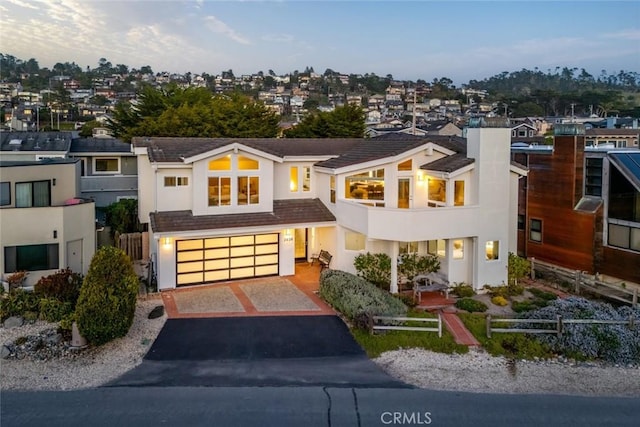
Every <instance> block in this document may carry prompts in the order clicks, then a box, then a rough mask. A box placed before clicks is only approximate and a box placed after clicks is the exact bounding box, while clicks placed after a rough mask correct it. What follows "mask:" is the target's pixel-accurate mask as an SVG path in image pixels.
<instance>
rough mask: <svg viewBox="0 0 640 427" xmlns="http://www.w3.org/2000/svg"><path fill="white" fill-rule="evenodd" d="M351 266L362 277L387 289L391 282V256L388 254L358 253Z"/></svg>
mask: <svg viewBox="0 0 640 427" xmlns="http://www.w3.org/2000/svg"><path fill="white" fill-rule="evenodd" d="M353 266H354V267H355V269H356V271H357V272H358V276H360V277H362V278H363V279H364V280H366V281H367V282H369V283H373V284H374V285H376V286H378V287H380V288H384V289H387V290H388V289H389V284H390V283H391V258H389V255H387V254H383V253H379V254H372V253H369V252H367V253H366V254H360V255H358V256H357V257H356V258H355V259H354V260H353Z"/></svg>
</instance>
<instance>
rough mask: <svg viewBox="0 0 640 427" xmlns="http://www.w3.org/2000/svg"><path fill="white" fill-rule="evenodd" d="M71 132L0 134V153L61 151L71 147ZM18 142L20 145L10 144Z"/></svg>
mask: <svg viewBox="0 0 640 427" xmlns="http://www.w3.org/2000/svg"><path fill="white" fill-rule="evenodd" d="M71 136H72V134H71V132H0V151H62V152H64V153H66V152H67V151H69V147H70V146H71ZM14 140H19V141H21V143H20V144H11V141H14Z"/></svg>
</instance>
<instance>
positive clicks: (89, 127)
mask: <svg viewBox="0 0 640 427" xmlns="http://www.w3.org/2000/svg"><path fill="white" fill-rule="evenodd" d="M101 126H102V123H100V122H99V121H97V120H92V121H90V122H87V123H85V124H84V125H82V128H81V129H80V136H81V137H83V138H90V137H91V136H93V130H94V129H95V128H99V127H101Z"/></svg>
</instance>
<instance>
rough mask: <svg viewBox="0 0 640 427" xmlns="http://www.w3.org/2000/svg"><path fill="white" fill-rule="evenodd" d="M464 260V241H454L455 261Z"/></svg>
mask: <svg viewBox="0 0 640 427" xmlns="http://www.w3.org/2000/svg"><path fill="white" fill-rule="evenodd" d="M463 258H464V240H462V239H458V240H454V241H453V259H463Z"/></svg>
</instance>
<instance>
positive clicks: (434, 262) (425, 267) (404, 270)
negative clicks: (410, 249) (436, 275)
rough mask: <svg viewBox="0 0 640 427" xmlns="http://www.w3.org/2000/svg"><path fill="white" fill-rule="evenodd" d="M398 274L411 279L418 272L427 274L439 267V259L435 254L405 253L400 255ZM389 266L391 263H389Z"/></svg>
mask: <svg viewBox="0 0 640 427" xmlns="http://www.w3.org/2000/svg"><path fill="white" fill-rule="evenodd" d="M399 258H400V259H399V262H398V274H400V275H402V276H404V277H406V278H407V279H408V280H412V279H413V278H414V277H415V276H417V275H418V274H427V273H431V272H433V271H438V270H439V269H440V260H439V259H438V257H437V256H435V255H418V254H417V253H405V254H402V255H400V257H399ZM389 268H391V265H389Z"/></svg>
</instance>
